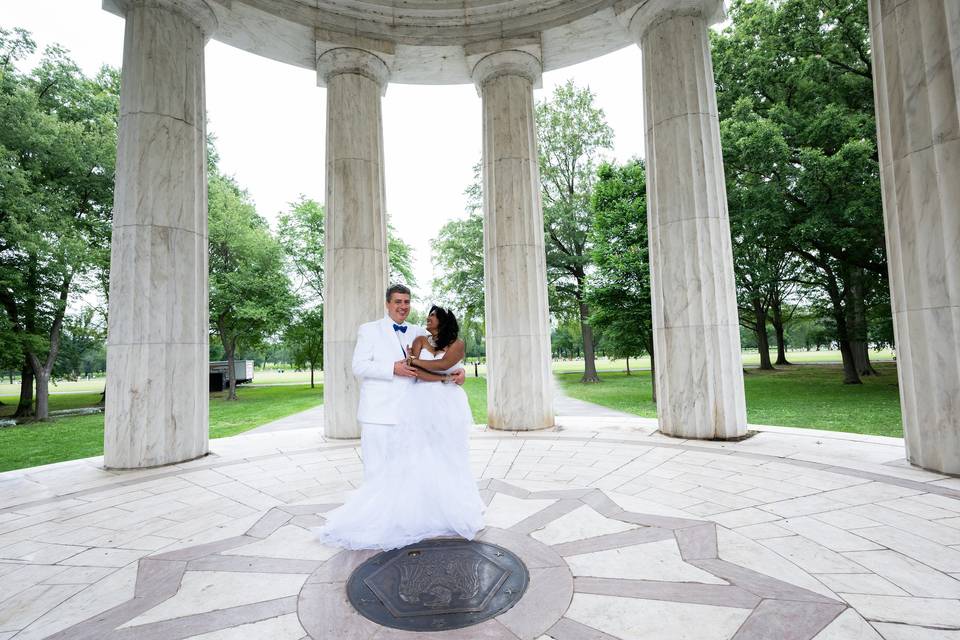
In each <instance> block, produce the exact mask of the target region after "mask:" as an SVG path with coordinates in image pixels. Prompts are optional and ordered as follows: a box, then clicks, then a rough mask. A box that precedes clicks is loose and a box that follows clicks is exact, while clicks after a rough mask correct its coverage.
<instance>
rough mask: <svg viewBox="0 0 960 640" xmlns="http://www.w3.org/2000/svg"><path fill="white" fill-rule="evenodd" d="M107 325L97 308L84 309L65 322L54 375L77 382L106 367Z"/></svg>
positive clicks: (65, 319) (68, 317)
mask: <svg viewBox="0 0 960 640" xmlns="http://www.w3.org/2000/svg"><path fill="white" fill-rule="evenodd" d="M106 337H107V332H106V323H105V322H104V319H103V318H102V317H101V316H99V315H98V313H97V309H96V308H95V307H84V308H83V309H81V310H80V311H79V312H78V313H75V314H72V315H68V316H67V317H66V318H64V322H63V337H62V339H61V341H60V352H59V353H58V354H57V362H56V365H55V366H54V369H53V372H54V375H56V376H57V377H59V378H68V379H71V380H76V379H77V378H79V377H80V376H82V375H84V374H91V373H93V372H94V371H102V370H103V369H104V368H105V367H106Z"/></svg>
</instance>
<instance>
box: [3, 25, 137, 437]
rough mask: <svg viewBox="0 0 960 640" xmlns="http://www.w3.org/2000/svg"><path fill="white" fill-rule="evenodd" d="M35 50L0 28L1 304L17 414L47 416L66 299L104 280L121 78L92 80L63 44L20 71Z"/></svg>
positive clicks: (106, 71) (18, 34) (108, 73)
mask: <svg viewBox="0 0 960 640" xmlns="http://www.w3.org/2000/svg"><path fill="white" fill-rule="evenodd" d="M34 50H35V44H34V42H33V41H32V39H31V38H30V35H29V34H28V33H27V32H26V31H23V30H15V31H14V32H9V31H6V30H0V121H2V122H3V123H4V126H3V127H0V160H2V161H0V165H2V169H0V178H2V185H3V188H2V189H0V305H2V307H3V310H4V312H5V314H6V326H7V328H8V331H9V332H10V333H12V334H13V335H14V336H15V340H13V341H12V342H13V344H14V345H15V346H16V347H18V348H19V350H20V353H21V354H22V375H21V394H20V404H19V406H18V409H17V415H20V416H23V415H28V414H29V413H30V405H31V402H32V400H33V387H34V385H36V399H35V403H36V404H35V410H34V415H35V417H36V418H37V419H38V420H45V419H47V418H48V416H49V403H48V400H49V383H50V380H51V376H52V375H53V369H54V365H55V363H56V361H57V355H58V352H59V349H60V341H61V334H62V329H63V324H64V317H65V314H66V310H67V306H68V302H69V301H70V300H71V297H74V296H77V295H80V294H83V293H84V292H85V291H87V290H89V289H90V288H91V287H92V286H96V285H97V284H98V283H101V282H103V281H104V280H105V276H104V274H105V272H106V270H107V269H108V266H109V248H110V220H111V209H112V205H113V175H114V162H115V158H116V143H117V117H118V116H117V114H118V108H119V73H118V72H117V71H116V70H113V69H110V68H108V67H104V68H102V69H101V71H100V72H99V73H98V74H97V76H96V77H94V78H88V77H87V76H85V75H84V74H83V73H82V72H81V71H80V69H79V68H78V67H77V66H76V64H74V62H73V61H72V60H71V59H70V58H69V56H68V55H67V53H66V52H65V51H64V50H63V49H61V48H59V47H56V46H51V47H48V48H47V49H46V50H45V51H44V53H43V56H42V57H41V59H40V62H39V64H38V65H37V66H36V67H35V68H34V69H33V70H32V71H31V72H30V73H29V74H26V75H24V74H21V73H19V72H18V71H17V70H16V67H15V62H16V61H17V60H19V59H22V58H23V57H25V56H27V55H29V54H31V53H32V52H33V51H34Z"/></svg>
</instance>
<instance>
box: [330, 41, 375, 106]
mask: <svg viewBox="0 0 960 640" xmlns="http://www.w3.org/2000/svg"><path fill="white" fill-rule="evenodd" d="M344 73H350V74H355V75H359V76H363V77H365V78H369V79H370V80H373V81H374V82H376V83H377V86H378V87H380V95H383V94H385V93H386V92H387V83H388V82H389V81H390V67H389V66H388V65H387V63H386V62H384V60H383V58H381V57H380V56H378V55H377V54H375V53H372V52H370V51H367V50H366V49H357V48H355V47H336V48H333V49H327V50H326V51H324V52H323V53H321V54H320V55H318V56H317V86H320V87H326V86H327V84H328V83H329V81H330V78H332V77H333V76H337V75H341V74H344Z"/></svg>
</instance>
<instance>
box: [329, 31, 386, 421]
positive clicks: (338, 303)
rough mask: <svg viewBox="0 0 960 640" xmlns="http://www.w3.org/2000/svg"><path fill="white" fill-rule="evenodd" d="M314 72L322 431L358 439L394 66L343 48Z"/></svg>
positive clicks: (382, 231)
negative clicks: (361, 365) (358, 371)
mask: <svg viewBox="0 0 960 640" xmlns="http://www.w3.org/2000/svg"><path fill="white" fill-rule="evenodd" d="M317 74H318V75H317V78H318V82H319V83H320V84H321V85H322V86H326V87H327V203H326V212H327V218H326V256H325V263H324V264H325V266H324V269H325V272H326V273H325V274H324V278H325V279H324V296H323V309H324V313H323V353H324V360H323V364H324V371H323V375H324V383H323V402H324V430H325V434H326V436H327V437H330V438H359V437H360V427H359V425H358V424H357V402H358V400H359V394H360V388H359V386H358V382H357V379H356V378H355V377H354V375H353V371H352V368H351V361H352V358H353V349H354V346H355V345H356V341H357V328H358V327H359V326H360V325H361V324H363V323H364V322H369V321H371V320H376V319H378V318H381V317H382V316H383V314H384V297H383V296H384V293H385V292H386V289H387V268H388V259H387V218H386V196H385V191H384V178H383V119H382V116H381V104H380V98H381V97H382V96H383V94H384V92H385V91H386V87H387V80H388V78H389V70H388V68H387V65H386V63H384V61H383V60H382V59H381V58H379V57H377V56H376V55H374V54H373V53H370V52H368V51H363V50H361V49H353V48H347V47H344V48H338V49H331V50H329V51H326V52H324V53H323V54H322V55H321V56H320V57H319V58H318V60H317Z"/></svg>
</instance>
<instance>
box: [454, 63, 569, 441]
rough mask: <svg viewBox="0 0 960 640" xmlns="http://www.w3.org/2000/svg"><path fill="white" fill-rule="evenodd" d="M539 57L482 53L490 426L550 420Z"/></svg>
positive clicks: (539, 424) (532, 425)
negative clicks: (536, 95)
mask: <svg viewBox="0 0 960 640" xmlns="http://www.w3.org/2000/svg"><path fill="white" fill-rule="evenodd" d="M540 73H541V65H540V61H539V60H538V59H537V58H536V57H534V56H533V55H531V54H529V53H525V52H522V51H501V52H497V53H493V54H491V55H488V56H486V57H484V58H482V59H481V60H480V61H479V62H478V63H477V65H476V66H475V68H474V71H473V77H474V81H475V82H476V85H477V89H478V91H479V93H480V95H481V98H482V99H483V210H484V229H483V231H484V232H483V243H484V279H485V283H486V296H485V299H486V331H487V336H486V350H487V413H488V420H489V425H490V426H491V427H492V428H494V429H505V430H511V431H525V430H530V429H542V428H545V427H550V426H553V424H554V417H553V392H552V380H551V371H550V322H549V316H548V309H547V282H546V273H547V268H546V258H545V254H544V241H543V211H542V209H541V206H540V177H539V171H538V168H537V167H538V165H537V138H536V129H535V122H534V111H533V107H534V103H533V85H534V83H535V82H537V81H538V80H539V77H540Z"/></svg>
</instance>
